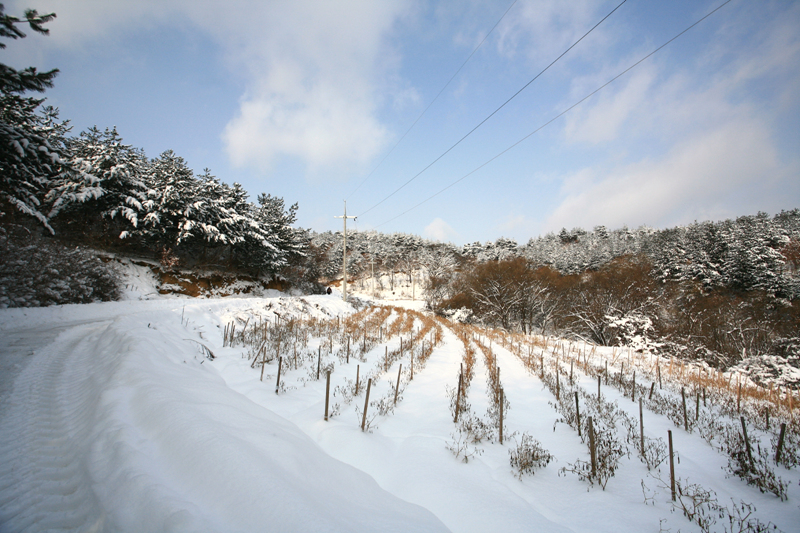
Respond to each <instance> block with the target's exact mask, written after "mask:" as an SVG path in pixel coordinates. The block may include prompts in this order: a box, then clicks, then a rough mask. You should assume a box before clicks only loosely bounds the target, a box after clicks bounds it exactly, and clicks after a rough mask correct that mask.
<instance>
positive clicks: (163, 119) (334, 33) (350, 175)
mask: <svg viewBox="0 0 800 533" xmlns="http://www.w3.org/2000/svg"><path fill="white" fill-rule="evenodd" d="M621 1H622V0H612V1H600V0H598V1H593V0H574V1H570V2H562V1H559V0H516V1H514V0H498V1H484V0H481V1H478V0H459V1H457V2H435V1H431V2H428V1H425V0H383V1H380V2H374V1H369V0H363V1H356V0H341V1H337V2H329V1H305V0H297V1H292V2H277V1H258V0H227V1H225V2H213V1H200V0H158V1H155V0H153V1H150V0H113V1H104V0H80V1H74V0H26V1H25V2H21V1H17V0H12V1H6V2H5V7H6V12H7V13H9V14H12V15H16V16H22V14H23V12H24V10H25V9H26V8H35V9H37V10H38V11H39V12H40V13H49V12H55V13H56V15H57V18H56V19H55V20H54V21H52V22H50V23H49V24H48V25H47V27H48V28H49V29H50V35H49V36H46V37H45V36H41V35H38V34H35V33H33V32H31V31H26V33H28V37H27V38H25V39H23V40H17V41H14V42H8V41H7V48H6V49H5V50H2V51H0V56H2V57H3V59H2V60H1V61H2V62H3V63H6V64H9V65H11V66H14V67H16V68H23V67H26V66H31V65H32V66H36V67H37V68H39V69H40V70H44V69H50V68H58V69H59V70H60V74H59V75H58V77H57V78H56V80H55V87H54V88H52V89H49V90H48V91H47V92H46V93H45V96H46V97H47V103H48V104H49V105H53V106H56V107H58V108H59V109H60V112H61V118H62V119H69V120H70V122H71V124H72V127H73V130H72V134H74V135H77V134H78V133H79V132H80V131H83V130H85V129H87V128H89V127H91V126H97V127H99V128H100V129H104V128H106V127H116V128H117V131H118V132H119V134H120V135H121V136H122V138H123V140H124V142H125V143H127V144H130V145H133V146H135V147H138V148H142V149H144V151H145V153H146V154H147V155H148V156H149V157H151V158H155V157H157V156H158V155H159V154H161V153H162V152H164V151H166V150H173V151H174V152H175V153H177V154H178V155H180V156H182V157H183V158H184V159H185V160H186V162H187V164H188V165H189V167H190V168H192V169H193V170H194V171H195V172H196V173H197V174H200V173H201V172H202V170H203V169H204V168H209V169H210V170H211V172H212V174H214V175H215V176H217V177H218V178H220V179H221V180H222V181H225V182H228V183H233V182H238V183H241V184H242V185H243V186H244V188H245V189H246V190H248V191H249V192H250V194H251V199H252V200H253V201H255V198H256V196H257V195H258V194H259V193H262V192H264V193H269V194H272V195H274V196H279V197H282V198H283V199H284V200H285V201H286V204H287V205H291V204H294V203H298V204H299V210H298V220H297V225H298V226H301V227H304V228H310V229H313V230H315V231H326V230H334V231H336V230H340V229H341V227H342V219H341V218H335V217H337V216H339V217H341V215H342V214H343V210H344V202H345V201H346V202H347V214H348V216H357V217H358V218H357V219H356V220H348V230H354V229H357V230H359V231H366V230H371V229H375V230H377V231H381V232H385V233H391V232H403V233H411V234H417V235H421V236H423V237H426V238H429V239H435V240H440V241H448V242H452V243H455V244H464V243H467V242H474V241H482V242H485V241H489V240H491V241H494V240H496V239H498V238H500V237H505V238H511V239H515V240H517V241H518V242H519V243H521V244H522V243H525V242H527V240H528V239H530V238H532V237H537V236H539V235H543V234H545V233H547V232H551V231H555V232H557V231H559V230H560V229H561V228H562V227H565V228H567V229H571V228H574V227H582V228H585V229H591V228H593V227H595V226H597V225H604V226H606V227H608V228H610V229H615V228H619V227H622V226H625V225H626V226H628V227H638V226H641V225H647V226H650V227H654V228H666V227H672V226H675V225H679V224H686V223H691V222H693V221H695V220H697V221H701V220H721V219H725V218H735V217H736V216H741V215H747V214H755V213H757V212H759V211H765V212H767V213H769V214H776V213H778V212H780V211H781V210H783V209H787V210H788V209H794V208H797V207H800V179H798V177H799V176H800V150H799V149H798V148H800V32H798V31H797V28H800V2H791V1H783V0H779V1H760V2H749V1H746V0H731V1H730V2H728V3H727V4H725V5H723V6H722V7H721V8H720V9H719V10H718V11H716V12H715V13H714V14H712V15H710V16H709V17H708V18H706V19H705V20H703V21H702V22H700V23H699V24H697V25H696V26H694V27H693V28H691V29H690V30H689V31H687V32H686V33H684V34H683V35H681V36H680V37H679V38H677V39H676V40H674V41H673V42H671V43H670V44H668V45H667V46H665V47H663V48H661V49H660V50H659V51H658V52H656V53H655V54H653V55H652V56H650V57H648V58H647V59H645V60H644V61H641V62H640V63H638V64H637V65H636V66H635V67H634V68H632V69H630V70H628V71H627V72H625V71H626V69H628V68H629V67H631V66H632V65H634V64H636V63H637V62H639V61H640V60H642V59H643V58H645V57H646V56H647V55H648V54H650V53H651V52H653V51H654V50H656V49H658V48H659V47H660V46H662V45H663V44H664V43H666V42H668V41H669V40H670V39H672V38H673V37H675V36H676V35H678V34H679V33H681V32H682V31H684V30H685V29H686V28H688V27H689V26H691V25H692V24H694V23H695V22H697V21H698V20H699V19H701V18H702V17H704V16H705V15H707V14H708V13H710V12H711V11H713V10H714V9H715V8H717V7H719V6H720V5H722V4H724V3H725V0H711V1H709V0H691V1H688V0H687V1H670V2H655V1H652V0H628V1H627V2H624V3H623V4H622V5H621V6H620V7H618V9H616V11H614V12H613V13H612V14H611V15H610V16H608V18H606V19H605V20H603V18H604V17H606V16H607V15H608V14H609V13H611V12H612V11H613V10H614V8H615V7H617V6H618V4H619V3H620V2H621ZM601 20H603V22H602V23H601V24H599V25H598V26H597V27H596V28H595V29H594V30H592V31H591V32H590V33H588V35H586V36H585V37H583V38H582V39H581V37H582V36H584V35H585V34H586V33H587V32H589V30H591V29H592V28H593V27H594V26H595V25H596V24H598V22H600V21H601ZM498 21H499V22H498ZM579 39H581V40H580V42H578V43H577V44H576V45H575V46H574V47H573V48H571V49H570V46H572V45H573V44H574V43H575V42H576V41H578V40H579ZM568 49H569V51H568V52H567V53H566V54H564V52H565V51H567V50H568ZM562 54H564V55H563V56H562ZM560 56H561V57H560ZM559 57H560V59H558V60H557V61H556V62H555V63H553V61H554V60H556V59H557V58H559ZM467 60H468V61H467ZM465 61H466V63H465ZM551 63H552V66H550V67H549V68H547V69H546V67H548V65H551ZM545 69H546V70H545ZM543 71H544V72H543ZM623 72H624V74H623ZM540 73H541V75H540V76H538V77H537V75H539V74H540ZM620 74H622V75H621V76H620ZM618 76H619V77H618ZM534 78H536V79H535V80H534ZM612 79H613V80H614V81H613V82H612V83H609V84H607V83H608V82H609V81H611V80H612ZM531 80H533V81H532V82H531ZM529 82H530V84H529ZM526 84H529V85H527V87H526ZM606 84H607V85H606ZM523 87H524V89H523ZM601 87H602V89H601V90H599V91H597V89H599V88H601ZM521 89H523V90H521ZM595 91H597V92H595ZM517 93H518V94H517ZM515 94H517V95H516V96H515V97H514V98H513V99H511V100H510V101H509V98H511V97H512V96H514V95H515ZM589 95H591V96H589ZM587 96H589V97H588V98H586V97H587ZM505 102H508V103H506V104H505V105H504V106H503V104H504V103H505ZM501 106H502V108H501ZM498 108H500V109H499V110H498ZM493 113H494V114H493ZM484 120H485V122H483V121H484ZM479 125H480V127H478V128H477V129H475V128H476V126H479ZM412 126H413V127H412ZM473 130H474V131H473ZM470 132H471V133H470ZM468 134H469V135H468ZM465 136H466V138H465ZM462 139H463V140H462ZM459 141H460V142H459ZM437 193H438V194H437ZM421 202H424V203H422V204H421V205H419V204H420V203H421Z"/></svg>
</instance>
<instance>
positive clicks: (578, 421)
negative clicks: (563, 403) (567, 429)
mask: <svg viewBox="0 0 800 533" xmlns="http://www.w3.org/2000/svg"><path fill="white" fill-rule="evenodd" d="M575 421H576V424H577V425H578V436H579V437H580V436H581V406H580V403H579V402H578V391H575Z"/></svg>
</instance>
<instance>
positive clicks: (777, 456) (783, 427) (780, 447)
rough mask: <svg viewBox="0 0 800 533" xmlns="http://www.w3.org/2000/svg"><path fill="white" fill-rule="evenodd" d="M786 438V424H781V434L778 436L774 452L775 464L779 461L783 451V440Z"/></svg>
mask: <svg viewBox="0 0 800 533" xmlns="http://www.w3.org/2000/svg"><path fill="white" fill-rule="evenodd" d="M785 436H786V422H781V433H780V435H779V436H778V449H777V450H776V451H775V462H776V463H778V462H780V460H781V451H783V439H784V437H785Z"/></svg>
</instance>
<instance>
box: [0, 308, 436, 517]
mask: <svg viewBox="0 0 800 533" xmlns="http://www.w3.org/2000/svg"><path fill="white" fill-rule="evenodd" d="M156 303H162V302H150V304H151V306H150V309H147V310H142V309H141V306H140V305H136V304H135V303H133V304H134V305H130V304H125V303H118V304H112V305H107V304H105V305H88V306H80V307H79V306H67V307H70V311H71V313H68V314H65V313H63V309H62V312H59V309H54V310H50V309H29V310H27V315H28V316H27V318H29V320H28V321H22V319H21V317H20V316H19V313H17V314H16V316H15V314H13V313H12V314H11V315H12V316H9V317H6V316H5V315H6V312H3V313H2V314H0V321H2V322H4V323H5V326H6V327H5V328H4V329H5V330H6V333H7V334H9V335H12V336H14V335H16V337H18V338H27V341H26V342H27V345H26V346H22V345H21V344H20V343H19V342H18V343H17V345H16V348H17V351H16V352H15V353H6V354H4V355H5V356H7V357H11V358H29V360H28V361H26V362H25V364H24V366H23V367H22V369H21V370H20V371H19V373H18V375H17V376H16V379H15V380H14V384H13V387H11V388H12V389H13V392H12V393H11V394H10V395H9V396H8V397H6V398H5V400H7V401H4V404H3V405H4V410H3V415H2V419H0V435H2V436H1V437H0V465H2V466H0V524H2V526H0V530H2V531H44V530H51V529H62V528H63V529H77V530H80V531H263V530H274V531H444V530H446V528H445V527H444V526H443V525H442V523H441V522H440V521H439V520H438V519H436V518H435V517H434V516H433V515H432V514H431V513H430V512H429V511H427V510H425V509H423V508H422V507H419V506H416V505H412V504H410V503H407V502H405V501H402V500H400V499H399V498H397V497H395V496H392V495H391V494H389V493H388V492H386V491H384V490H382V489H381V488H380V487H379V486H378V485H377V483H376V482H375V481H374V480H373V479H372V478H371V477H369V476H368V475H366V474H364V473H363V472H360V471H358V470H356V469H355V468H353V467H350V466H348V465H346V464H344V463H342V462H339V461H337V460H335V459H333V458H332V457H330V456H329V455H327V454H325V453H324V452H323V451H322V450H321V449H320V448H319V447H318V446H317V445H316V444H315V443H314V442H313V441H312V440H311V439H310V438H309V437H307V436H306V435H305V434H304V433H303V432H302V431H300V430H299V429H298V428H297V427H296V426H295V425H294V424H292V423H290V422H288V421H286V420H285V419H283V418H281V417H279V416H277V415H276V414H275V413H273V412H271V411H269V410H268V409H265V408H264V407H260V406H258V405H256V404H255V403H253V402H252V401H250V400H248V399H247V398H246V397H245V396H243V395H241V394H238V393H236V392H235V391H232V390H231V389H230V388H228V387H227V386H226V384H225V382H224V381H223V380H222V379H221V378H220V377H219V376H218V375H217V372H216V371H215V370H214V369H212V368H211V366H210V365H209V364H207V363H208V362H209V360H208V359H206V358H205V356H204V355H203V354H202V352H201V350H199V349H197V348H198V347H199V343H208V342H209V341H208V340H207V339H205V338H203V336H202V331H203V329H204V327H205V328H208V327H213V324H211V323H206V324H192V325H189V324H186V323H185V322H182V321H181V314H180V312H181V308H180V307H179V306H177V305H176V303H177V304H179V303H180V302H175V301H173V302H172V305H171V306H168V305H165V304H167V302H163V303H162V305H155V306H153V305H152V304H156ZM231 303H232V304H234V305H236V304H237V302H231ZM250 303H251V304H252V300H251V301H250ZM216 305H219V304H218V303H216ZM170 307H171V308H170ZM176 307H177V309H176ZM153 308H154V309H153ZM83 311H85V315H84V316H81V315H83ZM102 314H105V317H104V318H102V319H101V318H99V316H98V315H102ZM67 316H69V318H67ZM6 318H9V319H10V320H9V321H6V320H5V319H6ZM59 318H60V319H61V320H59ZM9 323H12V324H13V323H16V324H17V326H18V328H19V326H20V324H28V326H29V329H28V330H27V331H30V330H34V331H36V330H40V331H43V332H46V331H49V330H50V329H52V328H53V326H54V325H58V326H59V327H60V331H59V332H58V333H57V335H56V338H55V340H54V342H47V341H46V340H45V342H44V344H43V345H40V344H37V342H36V338H35V337H34V338H31V337H30V336H28V337H25V335H20V334H19V332H24V331H26V330H24V329H22V328H20V329H16V330H13V331H9V327H8V326H9ZM59 323H60V324H59ZM12 329H13V328H12ZM41 338H42V339H47V335H43V336H42V337H41ZM186 339H192V340H193V341H195V342H186ZM22 344H25V342H22ZM29 350H32V351H34V352H35V353H34V354H33V355H32V356H30V355H24V352H25V351H29Z"/></svg>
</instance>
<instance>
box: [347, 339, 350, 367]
mask: <svg viewBox="0 0 800 533" xmlns="http://www.w3.org/2000/svg"><path fill="white" fill-rule="evenodd" d="M347 364H350V337H347Z"/></svg>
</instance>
